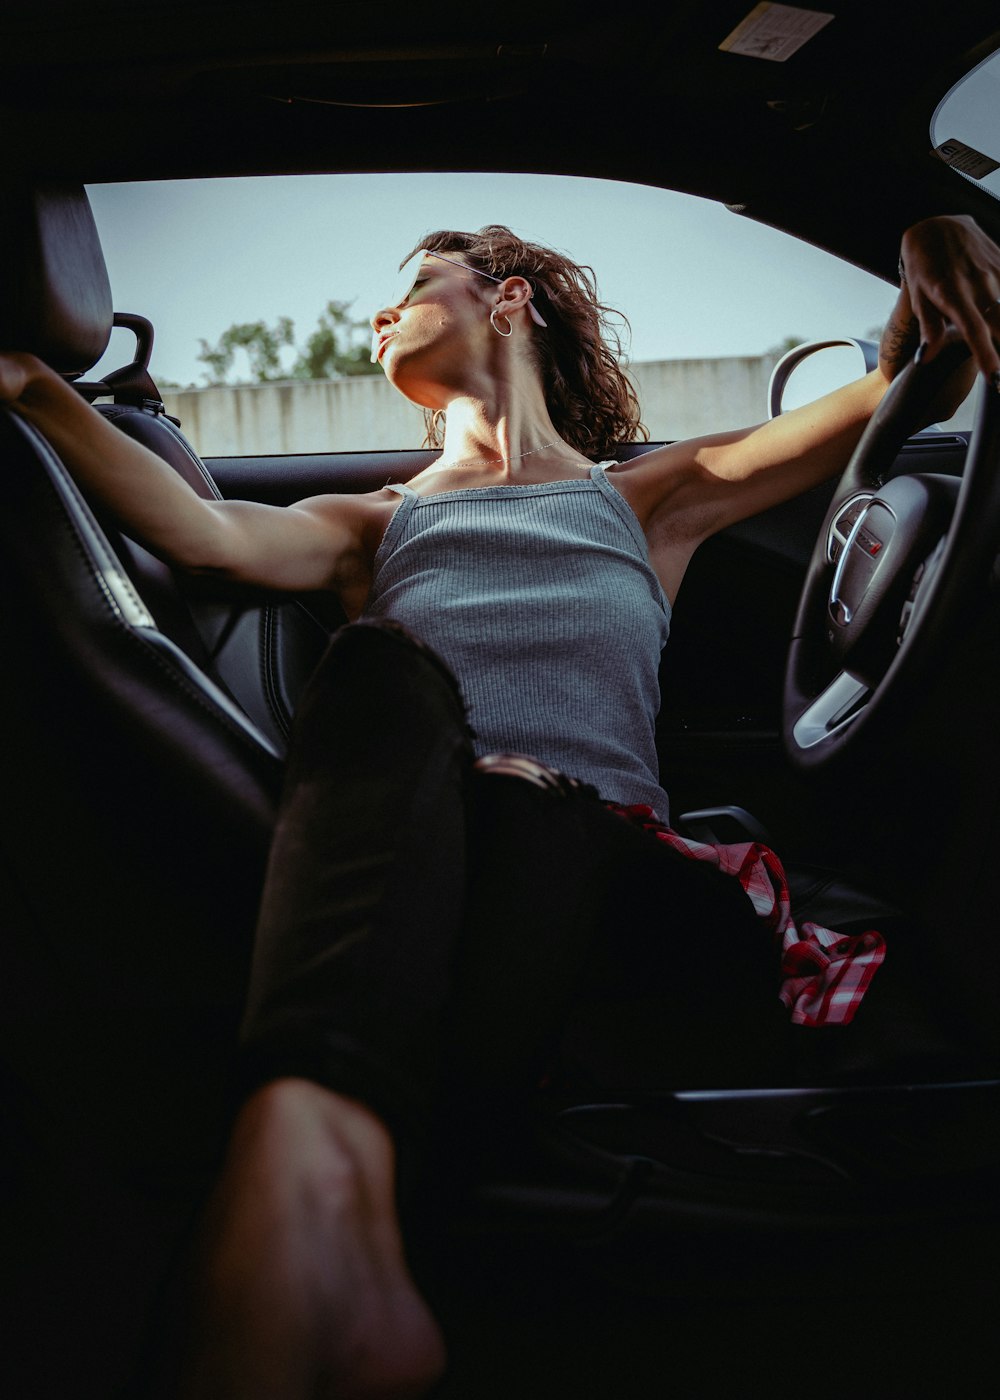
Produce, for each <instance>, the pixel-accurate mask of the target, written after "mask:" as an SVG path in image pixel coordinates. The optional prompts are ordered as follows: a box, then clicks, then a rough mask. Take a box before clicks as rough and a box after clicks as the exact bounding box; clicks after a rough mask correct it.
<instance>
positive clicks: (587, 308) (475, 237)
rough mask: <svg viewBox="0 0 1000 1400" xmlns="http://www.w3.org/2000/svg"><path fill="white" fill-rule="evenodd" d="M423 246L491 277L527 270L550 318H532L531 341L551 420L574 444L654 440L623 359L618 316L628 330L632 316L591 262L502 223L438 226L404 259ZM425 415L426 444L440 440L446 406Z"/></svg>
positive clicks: (597, 447) (597, 448)
mask: <svg viewBox="0 0 1000 1400" xmlns="http://www.w3.org/2000/svg"><path fill="white" fill-rule="evenodd" d="M420 248H426V249H427V250H428V251H429V252H434V253H461V254H462V256H463V257H464V259H465V260H466V262H467V263H468V264H469V266H470V267H474V268H476V269H477V270H478V271H480V272H486V273H488V274H489V275H490V276H491V277H501V278H502V277H525V278H527V280H528V281H529V282H530V283H531V285H532V287H533V288H534V292H535V295H534V301H535V304H536V306H537V307H538V309H539V311H540V312H541V314H542V316H543V318H544V319H545V321H546V323H547V329H546V330H542V329H541V328H540V327H536V326H534V325H532V328H531V329H532V346H533V349H534V353H535V356H536V362H537V364H538V368H539V370H540V372H541V375H542V384H543V386H544V389H545V399H546V403H547V404H548V409H549V413H550V415H551V417H552V422H553V423H554V424H555V427H556V428H557V430H558V431H559V433H560V435H561V436H562V437H563V438H564V439H565V440H566V442H568V443H569V444H570V446H571V447H575V448H576V450H577V451H578V452H581V453H583V455H584V456H586V457H600V456H603V455H605V454H606V453H607V452H608V451H609V450H610V449H611V448H612V447H613V446H614V445H615V444H616V443H619V442H635V441H637V440H642V441H645V440H647V439H648V437H649V432H648V430H647V429H646V427H645V425H644V424H643V423H642V422H641V420H640V412H641V410H640V408H639V401H638V399H637V398H636V393H635V389H634V388H633V386H632V384H631V382H630V380H629V379H628V376H627V375H626V374H625V372H624V370H623V369H622V368H621V365H620V364H619V358H620V356H621V353H622V347H621V338H620V336H619V333H618V331H617V329H616V327H615V322H618V323H619V324H621V325H624V327H625V328H626V329H628V321H627V319H626V318H625V317H624V316H623V315H622V314H621V312H618V311H614V310H612V308H611V307H609V306H605V305H604V304H603V303H602V302H601V301H600V300H599V299H598V295H597V281H596V278H595V277H594V272H593V269H592V268H589V267H583V266H581V265H580V264H579V263H575V262H573V261H572V260H571V259H570V258H567V257H565V256H564V255H563V254H562V253H557V252H555V251H554V250H553V249H551V248H545V247H543V246H542V245H541V244H539V243H528V242H526V241H525V240H524V239H523V238H519V237H518V236H517V234H516V233H513V232H512V231H511V230H510V229H509V228H506V227H505V226H504V225H503V224H487V226H486V227H485V228H481V229H480V230H479V231H478V233H459V232H456V231H455V230H454V229H439V230H438V231H437V232H436V233H429V234H427V236H426V237H425V238H422V239H421V240H420V242H419V243H418V244H417V245H416V247H415V248H414V249H413V252H411V253H409V254H407V258H404V260H403V261H404V262H405V261H407V259H408V258H410V257H412V256H413V253H416V252H417V251H418V250H419V249H420ZM400 266H402V264H400ZM425 419H426V423H427V439H426V445H427V446H428V447H440V446H441V443H442V440H443V432H442V428H443V422H444V412H443V410H437V411H436V412H432V411H431V410H427V412H426V414H425Z"/></svg>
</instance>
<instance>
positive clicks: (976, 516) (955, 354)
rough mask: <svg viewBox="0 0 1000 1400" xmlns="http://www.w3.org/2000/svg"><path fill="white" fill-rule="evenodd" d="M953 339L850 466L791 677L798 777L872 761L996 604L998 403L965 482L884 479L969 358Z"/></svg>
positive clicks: (979, 425)
mask: <svg viewBox="0 0 1000 1400" xmlns="http://www.w3.org/2000/svg"><path fill="white" fill-rule="evenodd" d="M968 353H969V352H968V349H967V348H966V346H965V345H964V344H963V343H962V342H961V341H960V340H957V339H953V340H951V341H949V342H948V343H946V344H945V345H944V347H943V348H942V350H941V351H940V352H939V353H938V354H937V355H935V357H934V358H933V360H932V361H931V362H930V363H929V364H926V363H917V362H916V361H914V362H913V363H911V364H909V365H907V366H906V368H905V369H904V370H902V371H901V373H900V374H899V375H897V377H896V378H895V379H894V380H893V382H892V384H891V386H890V387H889V389H888V390H887V392H886V394H885V396H884V398H883V399H882V401H881V403H880V404H879V406H878V408H877V410H876V411H875V413H874V414H873V416H872V419H871V422H870V423H869V425H868V427H867V428H866V430H865V433H864V435H863V437H862V439H861V441H860V442H859V444H858V446H857V448H856V449H855V452H854V455H853V456H852V458H851V460H850V462H849V463H848V466H847V470H846V471H845V472H844V475H843V476H842V477H841V479H840V482H839V483H838V486H837V489H836V491H835V493H834V497H833V504H832V505H831V507H830V510H829V512H828V513H827V517H826V520H825V521H824V524H823V529H822V531H821V533H820V536H819V539H818V540H817V541H816V547H815V549H814V551H813V555H812V559H811V561H810V563H809V568H808V571H807V574H806V580H805V585H804V587H803V591H802V596H801V599H800V602H799V610H798V615H797V617H796V619H795V625H794V628H793V632H792V641H791V645H790V648H789V654H788V664H787V667H786V672H785V688H784V700H783V717H782V720H783V731H784V742H785V748H786V751H787V753H788V756H789V759H790V761H791V763H792V765H793V766H794V767H795V768H796V769H798V770H799V771H802V772H807V771H808V772H816V771H817V770H823V771H824V772H825V773H830V772H833V771H836V772H840V771H841V769H844V768H846V767H847V766H848V764H849V762H851V761H855V760H858V759H863V758H865V757H866V756H868V755H871V754H872V753H874V752H875V751H876V750H877V748H878V747H879V745H881V744H883V743H884V742H885V741H886V740H887V739H888V738H889V737H890V736H891V735H892V733H893V732H894V730H896V729H897V728H898V727H899V725H900V724H901V722H902V721H903V719H904V718H905V716H906V715H907V713H908V712H910V711H912V709H913V706H914V697H915V696H917V695H919V694H920V692H921V689H922V687H924V686H925V685H927V684H928V682H929V681H930V679H931V678H932V675H933V674H934V673H935V672H936V671H937V670H938V668H940V667H941V666H942V665H943V664H944V661H945V658H946V653H947V648H948V645H949V642H950V641H951V639H952V638H953V637H954V636H955V635H956V634H957V633H959V632H960V630H961V628H962V625H963V621H964V620H966V619H967V618H968V615H969V612H970V609H973V608H975V607H976V605H977V602H980V601H983V600H985V599H986V598H987V591H988V587H989V581H990V573H991V569H992V568H993V565H994V563H995V561H996V558H997V555H998V553H1000V470H998V465H1000V394H997V393H996V392H995V391H992V390H990V389H988V388H985V387H984V389H983V392H982V394H981V402H980V408H979V413H978V418H977V422H976V426H975V429H974V432H973V436H972V441H971V444H970V447H969V452H968V457H967V459H966V464H965V471H964V474H963V476H962V477H961V478H957V477H948V476H939V475H932V474H929V473H917V474H914V475H908V476H897V477H893V478H892V479H889V473H890V472H891V470H892V467H893V464H894V462H895V460H896V458H897V456H898V454H899V452H900V450H901V448H902V446H903V444H904V443H905V442H906V440H907V439H908V438H909V437H910V436H911V435H912V433H913V432H914V431H916V429H917V426H918V425H919V423H920V419H921V414H922V412H923V413H924V414H926V409H925V405H926V404H927V403H928V402H929V401H930V400H932V399H933V397H934V396H935V395H936V394H937V393H938V392H939V391H940V390H941V389H942V388H943V386H944V384H945V381H946V380H947V379H948V377H949V375H950V374H951V373H952V372H953V371H954V370H955V369H956V368H957V367H958V366H959V365H960V364H961V363H962V361H963V360H964V359H966V358H967V356H968Z"/></svg>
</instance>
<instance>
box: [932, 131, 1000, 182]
mask: <svg viewBox="0 0 1000 1400" xmlns="http://www.w3.org/2000/svg"><path fill="white" fill-rule="evenodd" d="M934 154H935V155H936V156H938V157H939V158H940V159H941V160H943V161H944V163H945V165H950V166H951V168H952V170H958V171H960V172H961V174H963V175H968V176H969V177H970V178H971V179H973V180H985V179H986V177H987V175H992V174H993V172H994V170H1000V161H997V160H993V159H992V157H991V156H984V155H983V153H982V151H977V150H976V148H975V147H974V146H966V145H965V143H964V142H963V141H942V142H941V144H940V146H936V147H935V148H934Z"/></svg>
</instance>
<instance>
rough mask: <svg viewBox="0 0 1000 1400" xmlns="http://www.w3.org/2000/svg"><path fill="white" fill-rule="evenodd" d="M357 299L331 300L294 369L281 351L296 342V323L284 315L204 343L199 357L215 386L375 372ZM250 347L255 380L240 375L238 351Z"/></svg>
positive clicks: (233, 328) (240, 327)
mask: <svg viewBox="0 0 1000 1400" xmlns="http://www.w3.org/2000/svg"><path fill="white" fill-rule="evenodd" d="M352 305H353V302H349V301H329V302H327V304H326V309H325V310H324V311H323V312H322V314H321V315H320V317H319V320H318V322H317V325H316V329H315V330H314V331H313V332H312V334H311V335H310V336H309V337H308V339H307V340H306V343H305V347H304V349H302V350H300V351H298V352H297V354H296V357H295V360H294V362H293V364H292V366H291V369H285V368H283V366H282V363H281V351H282V350H283V349H284V348H285V347H286V346H294V344H295V323H294V321H292V319H291V317H289V316H280V317H279V318H278V320H277V322H276V323H275V324H274V325H273V326H268V325H267V324H265V322H264V321H243V322H240V323H239V324H237V325H232V326H230V327H229V329H228V330H225V331H223V333H222V335H221V336H220V337H219V341H218V344H216V345H215V346H211V345H209V343H208V342H207V341H206V340H202V341H201V350H200V352H199V354H198V359H199V360H201V362H202V364H204V365H206V366H207V376H206V377H207V378H208V380H209V382H210V383H212V384H226V383H232V384H246V383H251V384H267V383H271V382H273V381H274V380H276V379H333V378H339V377H340V376H341V375H355V374H374V373H377V372H378V366H377V365H373V364H372V363H371V361H370V356H369V350H368V343H369V327H368V323H367V321H362V320H354V319H352V317H351V314H350V312H351V307H352ZM238 350H245V351H246V354H247V357H248V359H249V368H250V377H249V379H246V378H243V379H240V378H234V377H233V368H234V362H235V360H236V352H237V351H238Z"/></svg>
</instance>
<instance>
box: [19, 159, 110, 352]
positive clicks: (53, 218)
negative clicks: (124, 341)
mask: <svg viewBox="0 0 1000 1400" xmlns="http://www.w3.org/2000/svg"><path fill="white" fill-rule="evenodd" d="M113 315H114V311H113V307H112V302H111V285H110V283H109V282H108V271H107V268H106V267H105V265H104V254H103V252H102V251H101V242H100V239H99V238H98V236H97V227H96V225H95V223H94V216H93V214H92V213H91V209H90V202H89V201H88V199H87V195H86V191H85V190H84V189H83V188H82V186H80V185H57V184H43V185H31V186H29V185H26V184H23V183H21V184H15V185H14V186H13V187H8V188H7V189H6V190H4V191H3V193H2V194H0V348H2V349H4V350H25V351H30V352H31V353H32V354H34V355H38V356H39V358H40V359H42V360H44V361H45V362H46V364H49V365H51V366H52V368H53V369H55V370H58V371H59V373H60V374H67V375H78V374H85V373H86V372H87V371H88V370H89V369H91V368H92V367H93V366H94V365H95V364H96V363H97V361H98V360H99V359H100V358H101V356H102V355H103V354H104V351H105V349H106V348H107V344H108V341H109V339H110V338H111V323H112V317H113Z"/></svg>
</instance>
